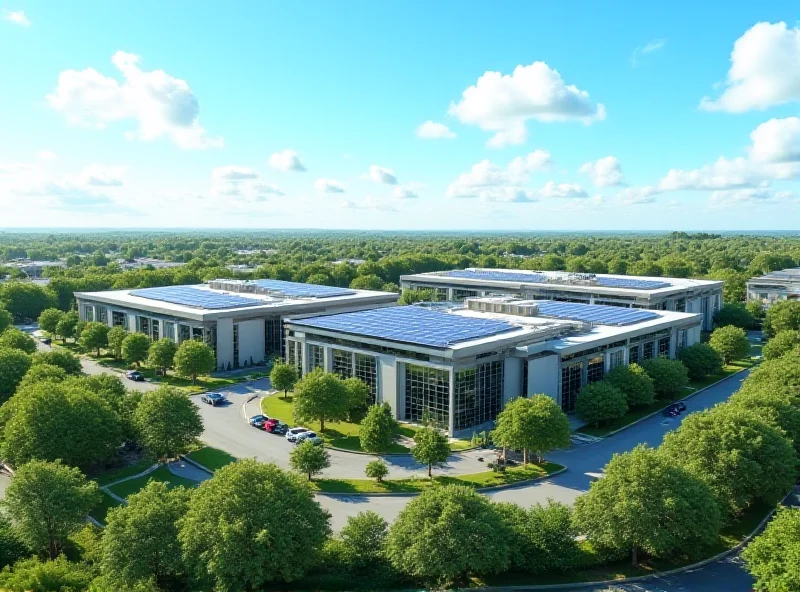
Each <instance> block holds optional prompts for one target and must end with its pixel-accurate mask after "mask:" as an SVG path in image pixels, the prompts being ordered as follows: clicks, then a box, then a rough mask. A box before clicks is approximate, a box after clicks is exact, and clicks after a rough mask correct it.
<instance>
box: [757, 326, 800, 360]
mask: <svg viewBox="0 0 800 592" xmlns="http://www.w3.org/2000/svg"><path fill="white" fill-rule="evenodd" d="M792 350H795V351H800V331H781V332H780V333H776V334H775V336H774V337H772V338H771V339H770V340H769V341H767V343H766V345H764V348H763V349H762V350H761V353H762V355H763V356H764V359H765V360H774V359H776V358H780V357H781V356H782V355H784V354H786V353H788V352H790V351H792Z"/></svg>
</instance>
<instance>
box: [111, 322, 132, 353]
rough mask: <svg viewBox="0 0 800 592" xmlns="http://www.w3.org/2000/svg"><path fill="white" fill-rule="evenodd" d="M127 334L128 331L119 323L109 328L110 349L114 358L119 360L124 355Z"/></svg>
mask: <svg viewBox="0 0 800 592" xmlns="http://www.w3.org/2000/svg"><path fill="white" fill-rule="evenodd" d="M127 336H128V333H127V331H125V329H123V328H122V327H120V326H119V325H117V326H115V327H111V329H109V330H108V349H109V351H111V355H113V356H114V359H116V360H119V359H120V358H121V357H122V344H123V343H124V342H125V338H126V337H127Z"/></svg>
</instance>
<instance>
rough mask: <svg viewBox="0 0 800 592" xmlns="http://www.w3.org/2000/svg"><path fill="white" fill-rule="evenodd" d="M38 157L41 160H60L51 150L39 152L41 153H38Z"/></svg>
mask: <svg viewBox="0 0 800 592" xmlns="http://www.w3.org/2000/svg"><path fill="white" fill-rule="evenodd" d="M36 157H37V158H39V159H41V160H56V159H58V154H56V153H55V152H51V151H50V150H39V152H37V153H36Z"/></svg>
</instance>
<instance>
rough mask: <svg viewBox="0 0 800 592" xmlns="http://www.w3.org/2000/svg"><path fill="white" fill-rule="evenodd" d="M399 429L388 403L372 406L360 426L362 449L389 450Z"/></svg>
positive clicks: (379, 452) (382, 452) (373, 452)
mask: <svg viewBox="0 0 800 592" xmlns="http://www.w3.org/2000/svg"><path fill="white" fill-rule="evenodd" d="M397 429H398V424H397V420H395V418H394V412H393V411H392V408H391V406H390V405H389V404H388V403H386V402H383V403H382V404H380V405H372V406H370V407H369V409H367V414H366V415H365V416H364V419H362V420H361V424H360V425H359V427H358V435H359V442H360V443H361V450H363V451H364V452H371V453H372V454H384V453H386V452H388V451H389V448H390V447H391V445H392V442H393V441H394V435H395V433H396V432H397Z"/></svg>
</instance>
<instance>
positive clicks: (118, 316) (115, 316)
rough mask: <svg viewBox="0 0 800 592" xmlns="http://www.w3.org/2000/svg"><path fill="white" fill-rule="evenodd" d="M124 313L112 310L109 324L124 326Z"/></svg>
mask: <svg viewBox="0 0 800 592" xmlns="http://www.w3.org/2000/svg"><path fill="white" fill-rule="evenodd" d="M125 316H126V315H125V313H124V312H119V311H117V310H114V311H112V312H111V324H112V325H114V326H115V327H122V328H125V324H126V323H125Z"/></svg>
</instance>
